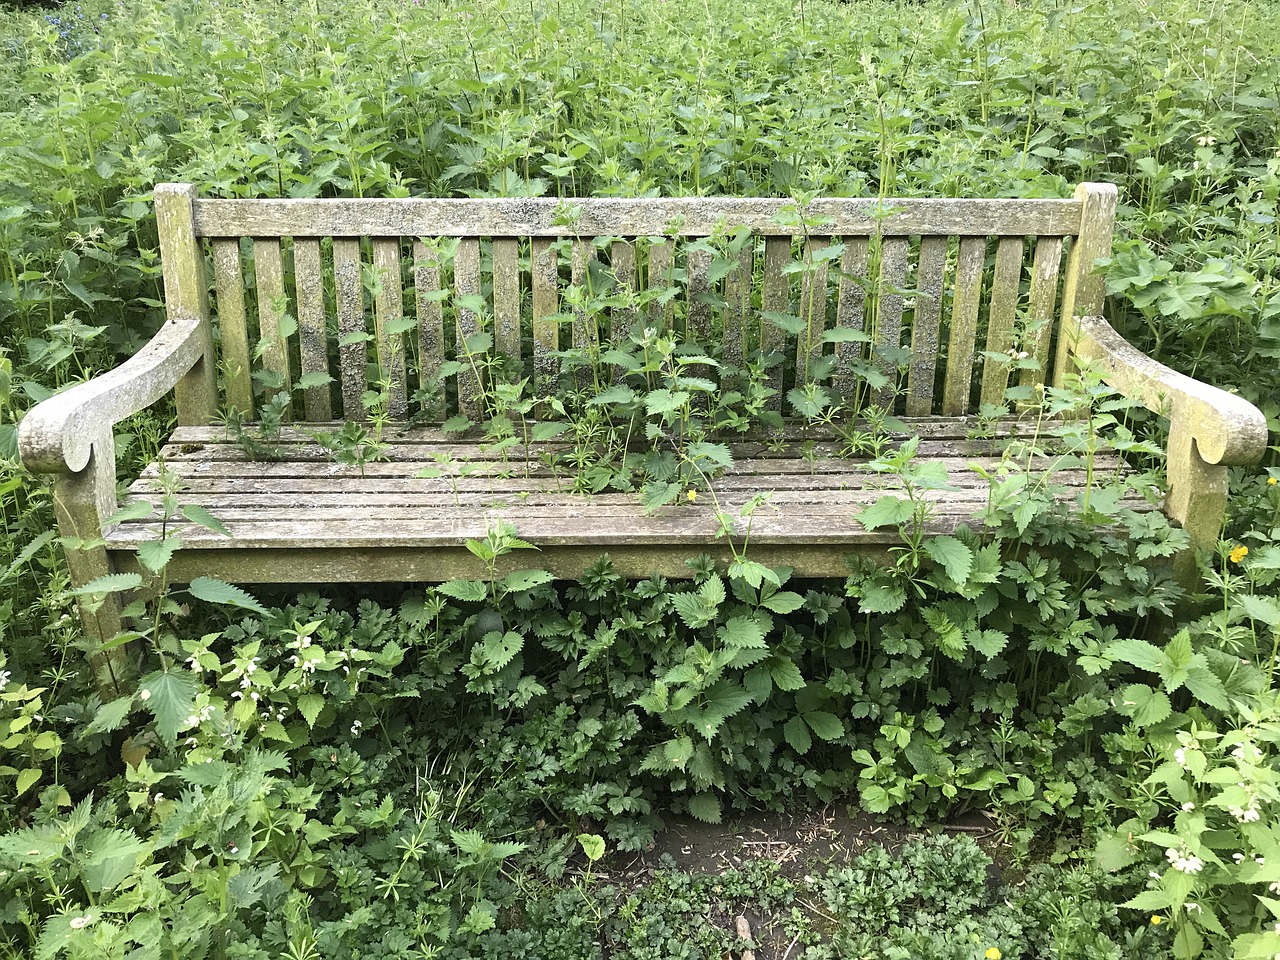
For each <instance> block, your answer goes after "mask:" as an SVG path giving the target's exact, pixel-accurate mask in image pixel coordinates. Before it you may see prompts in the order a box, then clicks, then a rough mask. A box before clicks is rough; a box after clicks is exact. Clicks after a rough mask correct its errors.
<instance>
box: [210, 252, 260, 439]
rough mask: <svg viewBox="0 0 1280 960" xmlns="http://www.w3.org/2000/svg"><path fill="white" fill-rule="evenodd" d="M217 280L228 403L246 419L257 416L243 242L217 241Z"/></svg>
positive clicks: (214, 255)
mask: <svg viewBox="0 0 1280 960" xmlns="http://www.w3.org/2000/svg"><path fill="white" fill-rule="evenodd" d="M213 276H214V283H215V284H216V290H217V295H218V325H219V329H220V330H221V333H222V364H223V367H224V368H225V372H226V377H227V403H228V404H230V405H231V406H233V407H235V408H236V409H237V410H239V411H240V412H241V413H242V414H244V415H245V416H246V417H252V416H253V380H252V379H251V377H250V371H251V369H252V368H251V365H250V359H249V328H248V324H247V323H246V321H245V312H244V269H243V267H242V266H241V263H240V241H239V240H235V239H222V240H214V241H213Z"/></svg>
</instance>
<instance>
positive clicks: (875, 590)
mask: <svg viewBox="0 0 1280 960" xmlns="http://www.w3.org/2000/svg"><path fill="white" fill-rule="evenodd" d="M906 602H907V591H906V588H904V587H903V586H902V585H900V584H898V583H895V582H893V581H892V580H887V579H884V578H882V577H876V578H874V579H872V580H870V581H868V582H866V583H863V584H862V585H861V586H860V588H859V590H858V609H859V610H861V611H862V612H863V613H897V612H898V611H899V610H901V609H902V607H903V605H904V604H905V603H906Z"/></svg>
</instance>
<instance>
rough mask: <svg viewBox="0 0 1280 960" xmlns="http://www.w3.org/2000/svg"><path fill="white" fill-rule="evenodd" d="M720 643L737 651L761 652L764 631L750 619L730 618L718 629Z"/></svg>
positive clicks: (763, 643)
mask: <svg viewBox="0 0 1280 960" xmlns="http://www.w3.org/2000/svg"><path fill="white" fill-rule="evenodd" d="M719 636H720V642H721V643H723V644H724V645H725V646H726V647H735V648H738V649H748V650H763V649H764V648H765V647H767V646H768V644H766V643H765V639H764V638H765V629H764V627H763V626H761V625H760V624H759V623H758V622H757V621H756V620H755V619H754V618H752V617H730V618H729V621H728V622H727V623H726V624H725V625H724V626H723V627H721V628H720V633H719Z"/></svg>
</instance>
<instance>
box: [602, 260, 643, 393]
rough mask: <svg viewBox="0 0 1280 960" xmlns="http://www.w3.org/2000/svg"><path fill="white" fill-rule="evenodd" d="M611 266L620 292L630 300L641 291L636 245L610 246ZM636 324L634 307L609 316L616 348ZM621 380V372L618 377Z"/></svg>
mask: <svg viewBox="0 0 1280 960" xmlns="http://www.w3.org/2000/svg"><path fill="white" fill-rule="evenodd" d="M609 266H610V270H611V272H612V273H613V276H614V279H616V280H617V281H618V290H619V292H620V293H621V292H623V291H625V292H626V294H627V297H628V299H630V298H631V297H634V296H635V295H636V294H637V293H638V292H639V290H640V287H639V285H638V283H637V282H636V245H635V244H634V243H633V242H632V241H630V240H615V241H613V243H611V244H610V245H609ZM635 322H636V310H635V307H633V306H619V307H613V308H612V311H611V313H610V315H609V326H610V331H609V333H610V337H609V339H610V340H611V341H612V343H613V344H614V345H615V346H621V345H623V344H625V343H626V342H627V337H628V335H629V333H630V331H631V326H632V324H634V323H635ZM620 378H621V370H619V371H618V377H617V378H615V379H620Z"/></svg>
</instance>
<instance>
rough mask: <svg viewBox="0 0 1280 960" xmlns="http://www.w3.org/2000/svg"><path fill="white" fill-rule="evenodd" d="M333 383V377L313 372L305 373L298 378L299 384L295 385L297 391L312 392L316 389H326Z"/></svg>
mask: <svg viewBox="0 0 1280 960" xmlns="http://www.w3.org/2000/svg"><path fill="white" fill-rule="evenodd" d="M331 383H333V377H331V376H329V374H327V373H323V372H321V371H319V370H312V371H310V372H308V373H304V374H303V375H302V376H300V377H299V378H298V381H297V383H295V384H294V385H293V389H295V390H312V389H314V388H315V387H324V386H327V385H329V384H331Z"/></svg>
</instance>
